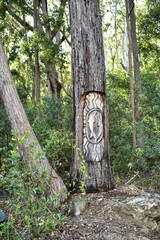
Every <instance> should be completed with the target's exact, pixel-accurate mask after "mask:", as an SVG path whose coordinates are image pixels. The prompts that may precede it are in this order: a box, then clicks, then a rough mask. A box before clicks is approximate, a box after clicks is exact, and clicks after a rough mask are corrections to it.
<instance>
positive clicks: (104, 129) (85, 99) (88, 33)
mask: <svg viewBox="0 0 160 240" xmlns="http://www.w3.org/2000/svg"><path fill="white" fill-rule="evenodd" d="M69 9H70V24H71V40H72V79H73V108H74V139H75V145H76V147H75V149H74V150H73V163H72V167H71V181H72V183H73V184H74V183H75V182H76V178H78V183H77V188H78V187H79V185H80V181H83V182H84V183H85V184H86V190H87V191H91V190H96V189H99V188H103V189H110V188H111V187H112V179H111V169H110V159H109V144H108V129H109V125H108V104H107V98H106V75H105V59H104V47H103V36H102V23H101V16H100V9H99V1H98V0H95V1H87V0H86V1H85V0H70V1H69ZM82 156H83V157H82ZM83 158H84V160H85V163H84V162H83ZM83 163H84V165H85V168H86V170H85V172H86V173H87V175H88V177H87V178H85V174H84V173H83V170H84V168H83V167H84V165H83Z"/></svg>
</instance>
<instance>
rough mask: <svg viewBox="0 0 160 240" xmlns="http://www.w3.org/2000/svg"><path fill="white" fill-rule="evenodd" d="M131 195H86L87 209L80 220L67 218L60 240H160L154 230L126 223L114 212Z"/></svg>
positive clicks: (117, 192)
mask: <svg viewBox="0 0 160 240" xmlns="http://www.w3.org/2000/svg"><path fill="white" fill-rule="evenodd" d="M134 195H137V194H133V193H130V192H123V191H119V190H116V191H110V192H104V193H94V194H87V198H88V199H89V207H88V209H87V210H86V211H85V212H84V213H83V214H82V215H80V216H78V217H68V219H67V221H66V222H65V225H64V227H63V229H61V234H60V236H59V239H60V240H63V239H65V240H71V239H72V240H78V239H88V240H96V239H98V240H160V232H159V231H158V229H157V228H156V227H155V228H154V229H152V228H151V227H146V226H145V225H143V224H141V223H138V222H137V223H135V222H134V221H131V220H128V219H125V217H124V216H123V217H122V216H120V215H118V214H117V213H115V212H114V211H113V205H114V204H116V203H117V202H118V201H120V200H123V199H125V198H127V197H129V196H134Z"/></svg>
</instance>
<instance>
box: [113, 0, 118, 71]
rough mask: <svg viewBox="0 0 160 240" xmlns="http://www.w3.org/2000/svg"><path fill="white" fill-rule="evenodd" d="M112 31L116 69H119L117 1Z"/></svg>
mask: <svg viewBox="0 0 160 240" xmlns="http://www.w3.org/2000/svg"><path fill="white" fill-rule="evenodd" d="M114 31H115V47H116V59H117V69H119V58H118V40H117V0H116V1H115V15H114Z"/></svg>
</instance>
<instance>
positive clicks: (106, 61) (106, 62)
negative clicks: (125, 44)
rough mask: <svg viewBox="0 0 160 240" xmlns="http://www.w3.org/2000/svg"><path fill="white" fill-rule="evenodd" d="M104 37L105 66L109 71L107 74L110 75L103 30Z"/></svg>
mask: <svg viewBox="0 0 160 240" xmlns="http://www.w3.org/2000/svg"><path fill="white" fill-rule="evenodd" d="M102 36H103V49H104V59H105V66H106V71H107V73H108V74H109V73H110V69H109V65H108V60H107V54H106V48H105V40H104V34H103V30H102Z"/></svg>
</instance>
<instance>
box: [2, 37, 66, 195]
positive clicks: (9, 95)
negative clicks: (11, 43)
mask: <svg viewBox="0 0 160 240" xmlns="http://www.w3.org/2000/svg"><path fill="white" fill-rule="evenodd" d="M0 97H1V99H2V102H3V104H4V108H5V111H6V114H7V116H8V120H9V122H10V124H11V128H12V129H13V130H15V131H16V132H17V131H18V133H17V138H20V139H21V138H22V137H24V134H25V132H26V131H28V132H29V134H30V137H28V138H27V139H26V141H25V142H23V144H21V145H20V143H19V148H20V151H21V154H22V156H23V158H24V160H25V161H26V164H27V165H28V167H32V166H33V167H34V168H36V170H37V172H38V174H39V175H40V174H41V171H47V172H48V173H49V174H50V177H51V182H50V194H53V192H54V191H56V192H57V193H59V194H60V199H61V200H62V199H63V197H64V196H65V194H66V189H64V183H63V181H62V179H61V178H60V177H59V176H58V175H57V174H56V173H55V172H54V170H53V169H52V167H51V166H50V164H49V162H48V160H47V158H46V157H44V159H43V160H42V159H41V158H37V157H36V155H37V154H38V152H41V151H42V149H41V146H40V144H39V142H38V141H37V138H36V136H35V134H34V132H33V130H32V128H31V126H30V124H29V121H28V119H27V117H26V114H25V112H24V108H23V106H22V103H21V101H20V99H19V96H18V93H17V90H16V87H15V84H14V81H13V78H12V75H11V72H10V70H9V67H8V63H7V58H6V56H5V53H4V50H3V46H2V41H1V39H0ZM33 142H34V143H37V144H36V149H37V150H36V151H35V152H33V155H32V158H30V157H29V153H28V152H29V151H30V150H33V149H32V147H31V145H33ZM61 188H62V189H63V192H62V191H61Z"/></svg>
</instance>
